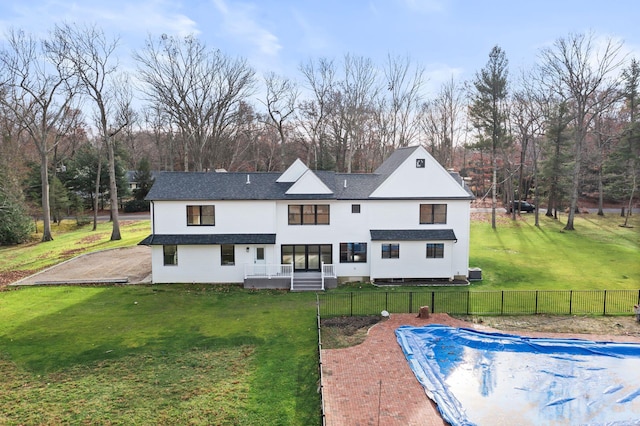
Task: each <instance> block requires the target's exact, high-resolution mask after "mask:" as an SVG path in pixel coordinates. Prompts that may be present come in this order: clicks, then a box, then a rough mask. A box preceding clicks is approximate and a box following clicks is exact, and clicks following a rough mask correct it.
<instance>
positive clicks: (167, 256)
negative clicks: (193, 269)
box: [162, 244, 178, 265]
mask: <svg viewBox="0 0 640 426" xmlns="http://www.w3.org/2000/svg"><path fill="white" fill-rule="evenodd" d="M162 258H163V259H164V265H177V264H178V246H177V245H175V244H169V245H165V246H162Z"/></svg>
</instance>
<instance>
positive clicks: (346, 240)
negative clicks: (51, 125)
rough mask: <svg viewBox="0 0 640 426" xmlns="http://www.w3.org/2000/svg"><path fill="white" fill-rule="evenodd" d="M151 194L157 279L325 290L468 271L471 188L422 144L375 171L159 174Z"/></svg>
mask: <svg viewBox="0 0 640 426" xmlns="http://www.w3.org/2000/svg"><path fill="white" fill-rule="evenodd" d="M147 199H148V200H150V201H151V218H152V234H151V235H150V236H149V237H147V238H146V239H145V240H144V241H142V242H141V244H146V245H150V246H151V248H152V268H153V282H155V283H192V282H197V283H244V285H245V287H261V288H266V287H270V288H283V287H284V288H291V289H301V288H304V287H305V286H309V287H312V288H317V287H318V286H320V287H322V288H326V287H332V286H335V285H337V281H338V280H340V281H355V280H371V281H376V282H377V281H403V280H427V279H429V280H432V279H439V280H445V281H449V280H453V279H464V278H466V276H467V274H468V269H469V268H468V266H469V221H470V218H469V213H470V202H471V200H472V199H473V195H472V194H471V193H470V192H469V191H468V189H467V187H466V186H465V185H464V182H463V181H462V179H460V177H459V176H458V175H457V174H454V173H449V172H448V171H447V170H445V169H444V168H443V167H442V166H441V165H440V164H438V162H437V161H436V160H435V159H434V158H433V157H432V156H431V155H430V154H429V153H428V152H427V151H426V150H425V149H424V148H422V147H421V146H415V147H408V148H402V149H398V150H397V151H395V152H394V153H393V154H392V155H391V156H390V157H389V158H388V159H387V160H386V161H385V162H384V163H383V164H382V165H381V166H380V167H379V168H378V169H377V170H376V171H375V172H374V173H367V174H347V173H335V172H327V171H312V170H310V169H309V168H308V167H307V166H306V165H305V164H304V163H303V162H302V161H300V160H296V161H295V162H294V163H293V164H292V165H291V166H290V167H289V168H288V169H287V170H285V171H284V172H283V173H260V172H255V173H226V172H222V173H220V172H165V173H160V174H158V175H157V177H156V180H155V184H154V185H153V187H152V189H151V191H150V192H149V195H148V196H147Z"/></svg>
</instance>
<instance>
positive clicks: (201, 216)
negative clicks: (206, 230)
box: [187, 206, 216, 226]
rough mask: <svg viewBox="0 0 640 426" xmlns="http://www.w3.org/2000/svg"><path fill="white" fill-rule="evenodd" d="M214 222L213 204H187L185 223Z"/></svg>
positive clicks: (208, 224) (206, 223)
mask: <svg viewBox="0 0 640 426" xmlns="http://www.w3.org/2000/svg"><path fill="white" fill-rule="evenodd" d="M215 224H216V207H215V206H187V225H189V226H214V225H215Z"/></svg>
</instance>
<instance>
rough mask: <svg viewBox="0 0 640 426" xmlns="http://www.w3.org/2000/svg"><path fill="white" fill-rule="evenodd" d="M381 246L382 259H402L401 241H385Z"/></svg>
mask: <svg viewBox="0 0 640 426" xmlns="http://www.w3.org/2000/svg"><path fill="white" fill-rule="evenodd" d="M385 247H387V250H386V253H388V255H387V256H385ZM380 248H381V250H382V259H400V243H384V244H381V245H380ZM394 254H395V256H394Z"/></svg>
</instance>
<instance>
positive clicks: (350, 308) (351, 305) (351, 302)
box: [349, 292, 353, 317]
mask: <svg viewBox="0 0 640 426" xmlns="http://www.w3.org/2000/svg"><path fill="white" fill-rule="evenodd" d="M349 294H350V295H351V300H350V303H349V316H351V317H352V316H353V292H351V293H349Z"/></svg>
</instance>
